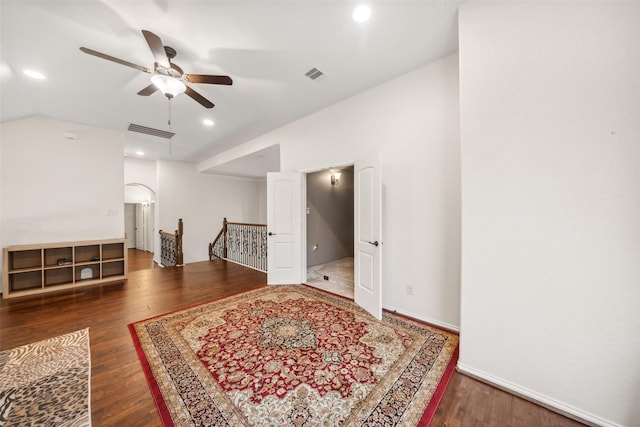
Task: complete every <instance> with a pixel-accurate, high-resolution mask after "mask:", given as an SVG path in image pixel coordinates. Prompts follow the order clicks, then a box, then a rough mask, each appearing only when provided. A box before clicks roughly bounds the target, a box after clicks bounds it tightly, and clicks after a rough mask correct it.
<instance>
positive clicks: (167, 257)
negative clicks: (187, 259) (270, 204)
mask: <svg viewBox="0 0 640 427" xmlns="http://www.w3.org/2000/svg"><path fill="white" fill-rule="evenodd" d="M182 234H183V223H182V218H180V219H178V229H177V230H176V231H175V232H173V233H167V232H166V231H162V230H160V264H162V266H164V267H173V266H176V267H182V266H183V265H184V254H183V253H182Z"/></svg>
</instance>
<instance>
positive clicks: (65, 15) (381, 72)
mask: <svg viewBox="0 0 640 427" xmlns="http://www.w3.org/2000/svg"><path fill="white" fill-rule="evenodd" d="M460 3H461V1H434V0H422V1H402V0H388V1H375V0H374V1H369V2H368V5H369V6H370V7H371V10H372V15H371V19H370V20H369V21H367V22H363V23H358V22H355V21H354V20H353V19H352V17H351V15H352V12H353V9H354V8H355V6H357V5H358V3H357V2H353V1H327V0H325V1H302V0H301V1H269V0H261V1H242V0H235V1H184V0H183V1H174V0H137V1H124V0H121V1H106V0H103V1H77V0H72V1H50V0H47V1H10V0H2V1H0V19H1V25H0V27H1V29H0V48H1V50H0V55H1V56H0V84H1V85H0V120H1V121H2V122H5V121H9V120H16V119H20V118H24V117H28V116H34V115H38V116H44V117H50V118H54V119H58V120H63V121H69V122H73V123H79V124H83V125H89V126H94V127H99V128H106V129H113V130H117V131H122V132H123V133H124V134H125V153H124V154H125V155H129V156H136V154H135V153H136V151H142V152H144V153H145V154H144V156H143V158H148V159H168V160H177V161H188V162H200V161H203V160H205V159H207V158H210V157H212V156H214V155H216V154H219V153H222V152H224V151H226V150H228V149H230V148H233V147H235V146H237V145H239V144H242V143H244V142H246V141H248V140H251V139H252V138H255V137H257V136H259V135H261V134H264V133H266V132H269V131H271V130H273V129H276V128H278V127H280V126H283V125H285V124H286V123H289V122H291V121H294V120H296V119H299V118H301V117H304V116H306V115H308V114H310V113H312V112H314V111H317V110H320V109H322V108H324V107H327V106H329V105H331V104H334V103H336V102H338V101H340V100H342V99H345V98H347V97H349V96H352V95H354V94H356V93H358V92H361V91H363V90H365V89H367V88H370V87H372V86H375V85H377V84H380V83H382V82H384V81H386V80H389V79H391V78H393V77H396V76H398V75H401V74H404V73H406V72H408V71H410V70H413V69H415V68H417V67H419V66H421V65H424V64H427V63H429V62H431V61H433V60H435V59H438V58H440V57H443V56H445V55H447V54H449V53H452V52H455V51H456V50H457V46H458V42H457V40H458V37H457V9H458V6H459V4H460ZM143 29H145V30H149V31H151V32H153V33H155V34H157V35H158V36H160V38H161V39H162V41H163V42H164V44H165V45H168V46H171V47H173V48H174V49H175V50H176V51H177V56H176V57H175V58H174V59H173V62H174V63H175V64H178V65H179V66H180V67H181V68H182V69H183V70H184V71H185V72H186V73H192V74H223V75H229V76H231V78H232V79H233V85H232V86H214V85H207V84H191V85H190V86H191V87H192V88H193V89H194V90H196V91H197V92H198V93H200V94H201V95H203V96H204V97H206V98H207V99H209V100H210V101H211V102H213V103H214V104H215V107H214V108H213V109H205V108H204V107H202V106H201V105H200V104H198V103H197V102H195V101H194V100H193V99H191V98H190V97H188V96H186V95H185V94H181V95H178V96H177V97H176V98H174V99H173V100H172V101H170V102H169V100H168V99H167V98H165V97H164V96H162V94H161V93H160V92H156V93H155V94H153V95H151V96H148V97H144V96H139V95H137V92H138V91H140V90H141V89H143V88H144V87H146V86H148V85H149V84H150V80H149V78H150V77H149V74H145V73H143V72H140V71H138V70H135V69H133V68H129V67H126V66H123V65H120V64H117V63H114V62H110V61H107V60H104V59H101V58H97V57H95V56H91V55H87V54H85V53H83V52H81V51H80V50H79V48H80V47H87V48H90V49H93V50H96V51H99V52H102V53H105V54H108V55H111V56H114V57H117V58H120V59H123V60H126V61H129V62H132V63H134V64H138V65H141V66H144V67H147V68H151V69H152V68H153V64H154V57H153V55H152V53H151V51H150V49H149V46H148V45H147V42H146V41H145V38H144V37H143V35H142V33H141V30H143ZM312 68H317V69H318V70H320V71H322V72H323V73H324V75H323V76H322V77H320V78H319V79H317V80H311V79H309V78H308V77H306V76H305V73H307V71H309V70H310V69H312ZM25 69H35V70H37V71H40V72H41V73H43V74H44V75H45V76H46V78H45V79H43V80H34V79H32V78H30V77H27V76H25V75H24V74H23V70H25ZM169 117H170V118H171V125H170V126H169V123H168V121H169ZM203 119H210V120H213V121H214V122H215V125H214V126H206V125H204V124H203V122H202V121H203ZM131 123H135V124H139V125H143V126H148V127H152V128H157V129H162V130H171V131H172V132H175V136H174V137H173V138H172V139H171V143H170V144H169V140H167V139H164V138H159V137H152V136H147V135H141V134H137V133H133V132H129V131H127V128H128V126H129V124H131ZM169 145H170V146H169ZM277 153H278V151H277V150H267V151H266V152H265V153H259V154H258V155H256V156H253V157H250V159H249V160H250V163H251V164H254V166H255V162H256V158H258V159H262V158H264V159H266V160H270V161H273V159H269V156H273V155H275V156H277V155H278V154H277ZM245 160H246V159H245ZM225 167H226V169H227V170H225ZM241 167H242V166H241V165H240V164H236V165H235V166H230V165H227V166H224V167H221V169H220V171H221V172H223V173H231V174H239V175H242V173H241V172H237V171H235V169H238V168H240V169H241ZM229 171H231V172H229ZM213 172H215V171H213Z"/></svg>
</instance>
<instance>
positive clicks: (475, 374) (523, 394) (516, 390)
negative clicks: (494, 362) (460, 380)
mask: <svg viewBox="0 0 640 427" xmlns="http://www.w3.org/2000/svg"><path fill="white" fill-rule="evenodd" d="M456 370H457V371H458V372H460V373H461V374H464V375H467V376H469V377H471V378H473V379H476V380H478V381H481V382H483V383H485V384H489V385H490V386H493V387H496V388H498V389H500V390H502V391H506V392H507V393H510V394H513V395H515V396H517V397H520V398H522V399H524V400H527V401H529V402H532V403H535V404H536V405H540V406H542V407H544V408H547V409H549V410H551V411H553V412H556V413H558V414H560V415H564V416H565V417H567V418H571V419H572V420H575V421H578V422H581V423H583V424H586V425H588V426H592V427H624V426H623V425H621V424H618V423H615V422H613V421H610V420H606V419H604V418H601V417H598V416H597V415H594V414H591V413H589V412H586V411H583V410H581V409H579V408H576V407H574V406H571V405H569V404H567V403H565V402H562V401H560V400H557V399H554V398H552V397H550V396H547V395H545V394H541V393H538V392H535V391H533V390H531V389H528V388H526V387H522V386H520V385H518V384H515V383H513V382H511V381H507V380H504V379H502V378H500V377H496V376H494V375H491V374H488V373H486V372H483V371H481V370H478V369H475V368H473V367H471V366H469V365H466V364H464V363H460V362H458V364H457V366H456Z"/></svg>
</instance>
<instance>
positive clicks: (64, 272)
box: [44, 267, 73, 287]
mask: <svg viewBox="0 0 640 427" xmlns="http://www.w3.org/2000/svg"><path fill="white" fill-rule="evenodd" d="M68 283H73V267H63V268H50V269H47V270H45V271H44V286H45V287H47V286H57V285H66V284H68Z"/></svg>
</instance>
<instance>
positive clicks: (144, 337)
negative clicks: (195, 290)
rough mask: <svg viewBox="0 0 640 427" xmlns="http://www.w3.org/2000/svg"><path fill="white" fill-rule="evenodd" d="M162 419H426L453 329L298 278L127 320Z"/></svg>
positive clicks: (361, 422) (377, 422) (306, 422)
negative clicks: (376, 311) (378, 313)
mask: <svg viewBox="0 0 640 427" xmlns="http://www.w3.org/2000/svg"><path fill="white" fill-rule="evenodd" d="M129 328H130V330H131V335H132V337H133V341H134V344H135V346H136V348H137V350H138V355H139V357H140V361H141V364H142V367H143V370H144V372H145V374H146V376H147V381H148V383H149V386H150V389H151V393H152V395H153V397H154V399H155V401H156V404H157V407H158V411H159V413H160V417H161V419H162V422H163V424H164V425H165V426H172V425H176V426H187V425H210V426H233V427H237V426H299V427H301V426H415V425H428V423H429V421H430V419H431V417H432V416H433V414H434V412H435V409H436V407H437V403H438V402H439V399H440V398H441V396H442V394H443V393H444V388H445V387H446V383H447V381H448V379H449V377H450V376H451V374H452V370H453V367H454V365H455V361H456V359H457V348H458V336H457V335H456V334H453V333H450V332H446V331H443V330H440V329H436V328H433V327H431V326H427V325H425V324H424V323H421V322H416V321H413V320H409V319H407V318H405V317H401V316H397V315H394V314H390V313H385V314H384V318H383V320H382V321H378V320H376V319H375V318H373V317H372V316H370V315H369V314H368V313H366V312H365V311H364V310H362V309H361V308H360V307H358V306H357V305H355V304H354V303H353V302H352V301H349V300H347V299H344V298H341V297H338V296H333V295H331V294H328V293H325V292H323V291H319V290H316V289H312V288H310V287H307V286H269V287H266V288H262V289H258V290H255V291H251V292H247V293H244V294H240V295H236V296H232V297H228V298H225V299H222V300H218V301H213V302H210V303H206V304H202V305H198V306H195V307H190V308H187V309H184V310H180V311H177V312H174V313H170V314H166V315H162V316H159V317H155V318H152V319H148V320H144V321H141V322H137V323H133V324H131V325H129Z"/></svg>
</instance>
